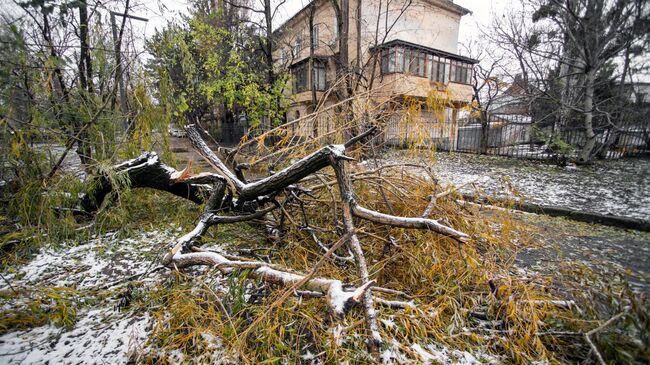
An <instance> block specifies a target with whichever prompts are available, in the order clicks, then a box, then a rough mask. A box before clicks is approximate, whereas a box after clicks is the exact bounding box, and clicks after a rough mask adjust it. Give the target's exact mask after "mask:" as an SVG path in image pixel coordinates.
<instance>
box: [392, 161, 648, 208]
mask: <svg viewBox="0 0 650 365" xmlns="http://www.w3.org/2000/svg"><path fill="white" fill-rule="evenodd" d="M436 158H437V161H436V163H435V165H434V166H433V170H434V172H435V174H436V176H437V177H438V178H439V179H440V180H441V182H443V183H445V184H449V183H453V184H454V185H456V186H459V185H462V184H465V183H468V182H471V181H477V183H476V186H477V187H479V188H480V189H482V190H484V191H485V192H486V193H488V194H490V195H496V196H506V195H509V194H510V192H509V191H508V189H505V188H504V186H507V184H508V183H509V184H511V186H512V187H513V188H514V190H515V191H517V192H518V193H519V194H521V195H523V197H524V199H526V200H527V201H529V202H532V203H537V204H543V205H557V206H561V207H566V208H572V209H578V210H584V211H589V212H594V213H601V214H613V215H618V216H625V217H631V218H640V219H650V160H649V159H619V160H607V161H596V162H595V163H594V164H593V165H591V166H577V167H576V166H568V167H559V166H556V165H553V164H550V163H547V162H544V161H530V160H521V159H515V158H507V157H499V156H478V155H473V154H463V153H446V152H441V153H438V154H436ZM397 161H409V162H417V159H414V158H412V157H407V154H406V153H405V152H404V151H397V150H395V151H389V152H388V153H387V154H386V157H385V163H395V162H397ZM461 190H462V191H463V192H468V193H471V192H473V190H474V188H473V187H471V186H467V187H465V188H463V189H461Z"/></svg>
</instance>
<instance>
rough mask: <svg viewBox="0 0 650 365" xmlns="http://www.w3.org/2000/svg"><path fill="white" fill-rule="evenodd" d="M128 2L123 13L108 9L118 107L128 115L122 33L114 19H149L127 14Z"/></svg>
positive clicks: (145, 20)
mask: <svg viewBox="0 0 650 365" xmlns="http://www.w3.org/2000/svg"><path fill="white" fill-rule="evenodd" d="M128 10H129V9H128V2H127V8H126V9H125V10H124V13H118V12H115V11H112V10H109V12H110V14H111V28H112V31H113V45H114V47H115V79H116V81H117V83H118V90H119V93H120V109H122V113H123V114H124V115H125V116H127V115H129V105H128V100H127V98H126V88H125V86H124V72H123V71H122V50H121V48H122V34H121V31H120V34H119V36H118V33H117V21H116V20H115V18H116V17H118V16H119V17H122V18H123V20H122V21H123V22H124V21H126V18H129V19H133V20H139V21H142V22H148V21H149V19H146V18H142V17H139V16H134V15H129V14H127V11H128ZM129 124H130V122H129V118H126V119H125V120H124V127H125V129H128V128H129Z"/></svg>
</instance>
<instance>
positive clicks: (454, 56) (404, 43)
mask: <svg viewBox="0 0 650 365" xmlns="http://www.w3.org/2000/svg"><path fill="white" fill-rule="evenodd" d="M392 46H407V47H410V48H415V49H418V50H421V51H425V52H427V53H433V54H435V55H438V56H443V57H445V58H449V59H452V60H456V61H462V62H467V63H471V64H477V63H479V60H475V59H473V58H469V57H465V56H461V55H457V54H454V53H451V52H447V51H443V50H440V49H437V48H431V47H426V46H422V45H419V44H416V43H411V42H408V41H403V40H401V39H394V40H392V41H390V42H386V43H384V44H380V45H379V46H377V47H373V48H379V49H381V48H388V47H392Z"/></svg>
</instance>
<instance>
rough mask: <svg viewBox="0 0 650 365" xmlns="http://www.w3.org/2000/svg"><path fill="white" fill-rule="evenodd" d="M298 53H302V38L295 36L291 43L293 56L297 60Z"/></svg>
mask: <svg viewBox="0 0 650 365" xmlns="http://www.w3.org/2000/svg"><path fill="white" fill-rule="evenodd" d="M300 51H302V38H301V37H300V36H297V37H296V39H295V40H294V41H293V56H294V57H296V58H297V57H298V55H299V54H300Z"/></svg>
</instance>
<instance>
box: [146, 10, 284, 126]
mask: <svg viewBox="0 0 650 365" xmlns="http://www.w3.org/2000/svg"><path fill="white" fill-rule="evenodd" d="M235 33H236V34H235ZM259 41H260V40H259V36H257V35H255V34H253V33H251V32H248V31H247V30H246V29H242V30H241V31H239V32H230V31H228V30H226V29H225V28H222V27H219V26H215V25H214V24H210V23H207V22H205V21H203V20H200V19H191V20H189V22H188V26H187V27H180V26H177V25H170V26H169V27H168V28H166V29H164V30H163V31H162V32H160V33H158V34H156V35H155V36H154V38H153V40H152V41H151V42H150V43H149V47H150V48H151V49H152V53H153V54H154V61H153V63H154V65H155V67H156V68H157V72H158V74H159V75H163V76H164V77H165V78H166V79H165V80H163V79H162V78H161V79H160V80H161V81H160V82H159V84H158V86H159V91H160V94H161V98H160V99H161V102H163V103H165V102H166V103H168V104H169V105H173V114H174V116H176V117H177V118H178V117H180V118H182V119H185V120H187V121H192V122H194V120H196V119H201V118H202V117H204V116H206V115H209V114H211V113H213V114H214V115H216V118H217V119H224V118H225V116H226V115H230V116H233V115H241V114H244V115H245V116H246V118H247V120H248V122H249V124H250V125H251V126H253V127H255V126H257V125H259V124H260V123H261V122H262V121H263V120H265V119H266V118H268V120H270V121H271V123H272V124H277V123H278V122H279V120H281V118H282V115H283V114H284V112H285V108H286V97H285V96H284V95H283V88H284V85H286V77H285V76H282V75H280V76H277V77H275V80H273V81H272V83H269V82H268V81H269V80H268V73H267V72H266V65H265V63H264V58H263V57H262V54H261V51H260V49H259V45H260V44H261V43H260V42H259ZM164 96H166V98H165V97H164ZM180 118H179V119H180ZM178 121H179V122H180V123H181V124H184V122H185V121H180V120H178Z"/></svg>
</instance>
